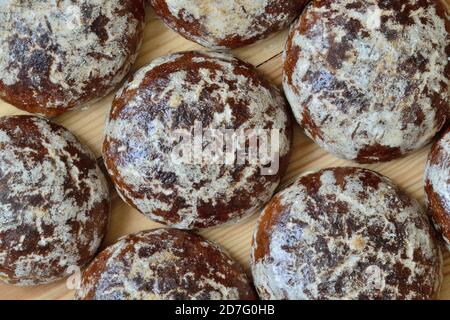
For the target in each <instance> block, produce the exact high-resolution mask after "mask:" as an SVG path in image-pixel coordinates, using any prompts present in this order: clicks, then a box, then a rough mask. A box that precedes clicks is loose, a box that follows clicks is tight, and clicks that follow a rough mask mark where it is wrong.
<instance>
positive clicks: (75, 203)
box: [0, 116, 109, 285]
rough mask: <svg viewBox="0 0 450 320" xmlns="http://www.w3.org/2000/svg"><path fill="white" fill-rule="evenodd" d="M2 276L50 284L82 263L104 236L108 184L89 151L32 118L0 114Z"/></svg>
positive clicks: (26, 282) (16, 281)
mask: <svg viewBox="0 0 450 320" xmlns="http://www.w3.org/2000/svg"><path fill="white" fill-rule="evenodd" d="M0 132H1V134H0V145H1V152H0V188H1V189H2V190H3V191H2V197H1V199H0V207H1V214H0V271H1V272H2V273H3V276H1V278H0V279H1V280H3V281H6V282H8V283H14V284H19V285H32V284H38V283H46V282H51V281H54V280H56V279H59V278H61V277H63V276H65V275H66V274H65V272H66V270H67V269H68V268H69V267H73V266H78V267H82V266H83V265H84V264H85V263H86V262H88V261H89V260H90V258H91V257H92V256H93V255H94V254H95V252H96V250H97V248H98V247H99V245H100V242H101V241H102V239H103V236H104V232H105V228H106V224H107V221H108V214H109V190H108V185H107V182H106V180H105V178H104V176H103V173H102V172H101V170H100V168H99V167H98V166H97V164H96V161H95V158H93V156H92V154H91V153H90V151H88V150H87V149H86V148H85V147H84V146H82V145H81V144H80V143H79V142H78V140H76V138H75V137H74V136H73V135H72V134H71V133H70V132H68V131H67V130H65V129H64V128H62V127H60V126H57V125H55V124H51V123H49V122H47V121H46V120H43V119H41V118H37V117H28V116H13V117H5V118H1V119H0Z"/></svg>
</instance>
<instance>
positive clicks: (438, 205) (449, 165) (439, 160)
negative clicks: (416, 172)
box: [425, 128, 450, 249]
mask: <svg viewBox="0 0 450 320" xmlns="http://www.w3.org/2000/svg"><path fill="white" fill-rule="evenodd" d="M425 192H426V196H427V203H428V210H429V211H430V213H431V215H432V218H433V222H434V225H435V226H436V229H438V230H439V231H440V232H441V233H442V236H443V238H444V240H445V242H446V243H447V247H448V248H449V249H450V128H449V129H448V130H447V131H446V132H445V133H444V135H443V136H442V137H441V139H440V140H439V141H437V142H436V143H435V144H434V146H433V148H432V150H431V153H430V156H429V157H428V163H427V167H426V170H425Z"/></svg>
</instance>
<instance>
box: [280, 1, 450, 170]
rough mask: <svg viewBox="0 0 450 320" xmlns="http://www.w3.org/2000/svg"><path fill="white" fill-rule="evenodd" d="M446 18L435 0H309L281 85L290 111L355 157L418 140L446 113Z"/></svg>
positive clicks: (312, 132) (329, 145) (411, 146)
mask: <svg viewBox="0 0 450 320" xmlns="http://www.w3.org/2000/svg"><path fill="white" fill-rule="evenodd" d="M449 33H450V21H449V20H448V18H447V17H446V9H445V7H444V6H443V4H442V2H441V1H440V0H437V1H435V0H423V1H422V0H420V1H416V0H406V1H384V0H369V1H366V0H364V1H363V0H358V1H353V0H352V1H350V0H338V1H335V0H321V1H319V0H315V1H312V2H311V3H310V4H309V5H308V6H307V8H306V9H305V10H304V12H303V13H302V15H301V17H300V19H299V21H298V22H297V23H296V25H295V26H294V27H293V28H292V30H291V33H290V36H289V39H288V42H287V45H286V50H285V56H284V70H283V71H284V77H283V78H284V79H283V85H284V89H285V92H286V96H287V98H288V100H289V102H290V104H291V107H292V109H293V112H294V115H295V116H296V118H297V121H298V122H299V123H300V124H301V126H302V127H303V128H304V129H305V132H306V134H307V135H308V136H309V137H311V138H312V139H313V140H314V141H316V142H317V143H318V144H319V145H320V146H321V147H323V148H325V149H326V150H327V151H329V152H331V153H333V154H335V155H337V156H339V157H341V158H346V159H351V160H355V161H357V162H360V163H372V162H378V161H389V160H392V159H394V158H397V157H400V156H402V155H405V154H408V153H410V152H413V151H414V150H417V149H419V148H421V147H423V146H424V145H425V144H427V143H428V142H430V141H431V139H432V138H433V137H434V136H435V134H436V133H437V132H439V130H440V129H441V128H442V126H443V125H444V123H445V121H446V117H447V118H449V117H450V114H449V109H450V108H449V96H448V82H449V79H450V62H449V61H448V59H447V57H448V56H449V55H450V44H449V43H450V36H449Z"/></svg>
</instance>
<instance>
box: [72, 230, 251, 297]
mask: <svg viewBox="0 0 450 320" xmlns="http://www.w3.org/2000/svg"><path fill="white" fill-rule="evenodd" d="M76 297H77V298H78V299H96V300H102V299H127V300H171V299H188V300H205V299H208V300H209V299H210V300H238V299H254V298H255V294H254V292H253V289H252V287H251V285H250V282H249V281H248V279H247V277H246V275H245V274H244V273H243V272H242V269H241V268H240V267H239V266H238V265H237V264H236V262H234V261H233V260H232V259H231V258H230V257H229V256H228V255H227V254H226V253H224V252H223V250H222V249H221V248H219V247H218V246H217V245H215V244H213V243H211V242H209V241H207V240H204V239H203V238H201V237H200V236H198V235H195V234H193V233H190V232H186V231H180V230H176V229H157V230H151V231H144V232H140V233H138V234H133V235H129V236H126V237H125V238H123V239H121V240H119V241H118V242H117V243H116V244H114V245H112V246H110V247H108V248H107V249H106V250H105V251H103V252H102V253H101V254H100V255H99V256H98V257H97V259H96V260H94V261H93V263H92V264H91V265H90V266H89V268H88V269H87V270H86V271H85V273H84V275H83V280H82V285H81V288H80V290H78V291H77V293H76Z"/></svg>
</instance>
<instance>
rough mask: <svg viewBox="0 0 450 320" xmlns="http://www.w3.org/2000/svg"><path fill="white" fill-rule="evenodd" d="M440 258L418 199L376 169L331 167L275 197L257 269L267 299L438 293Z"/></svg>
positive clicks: (259, 243)
mask: <svg viewBox="0 0 450 320" xmlns="http://www.w3.org/2000/svg"><path fill="white" fill-rule="evenodd" d="M441 260H442V256H441V253H440V248H439V245H438V244H437V243H436V242H435V239H434V233H433V229H432V226H431V223H430V222H429V219H428V217H427V215H426V214H425V213H424V212H423V210H422V208H421V207H420V206H419V204H418V203H417V202H416V201H415V200H413V199H411V198H410V197H408V196H407V195H406V194H404V193H403V192H401V191H399V190H398V189H397V188H396V187H395V186H394V185H393V184H392V182H391V181H390V180H388V179H387V178H385V177H383V176H380V175H379V174H377V173H375V172H373V171H370V170H366V169H360V168H331V169H324V170H321V171H319V172H316V173H311V174H307V175H304V176H301V177H299V178H298V179H297V180H296V181H295V182H294V183H293V184H292V185H291V186H289V187H288V188H286V189H284V190H283V191H281V192H280V193H279V194H277V195H276V196H275V197H273V198H272V200H271V201H270V202H269V204H268V205H267V206H266V208H265V209H264V211H263V213H262V215H261V218H260V221H259V223H258V226H257V229H256V232H255V237H254V243H253V251H252V270H253V277H254V281H255V286H256V288H257V290H258V293H259V295H260V297H261V298H263V299H308V300H309V299H431V298H433V297H434V296H435V294H437V293H438V292H439V287H440V281H441V278H442V275H441V264H442V263H441Z"/></svg>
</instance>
